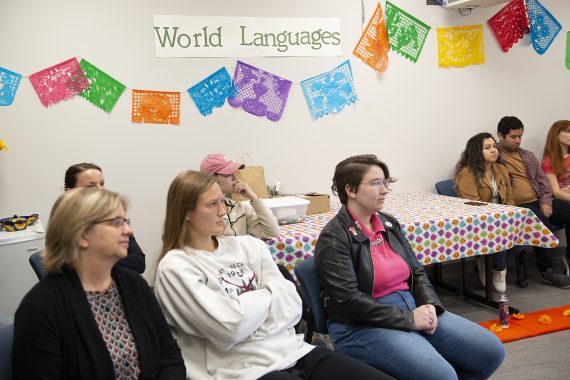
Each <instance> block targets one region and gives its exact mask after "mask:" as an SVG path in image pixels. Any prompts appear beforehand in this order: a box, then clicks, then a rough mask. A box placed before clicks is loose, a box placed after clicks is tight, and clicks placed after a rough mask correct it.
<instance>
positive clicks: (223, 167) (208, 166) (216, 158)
mask: <svg viewBox="0 0 570 380" xmlns="http://www.w3.org/2000/svg"><path fill="white" fill-rule="evenodd" d="M243 168H245V165H244V164H240V163H239V162H235V161H232V160H230V159H229V158H227V157H226V156H225V155H223V154H221V153H212V154H208V155H207V156H206V157H205V158H204V159H203V160H202V163H201V164H200V171H201V172H203V173H210V174H216V173H219V174H234V173H235V172H237V171H238V170H239V169H243Z"/></svg>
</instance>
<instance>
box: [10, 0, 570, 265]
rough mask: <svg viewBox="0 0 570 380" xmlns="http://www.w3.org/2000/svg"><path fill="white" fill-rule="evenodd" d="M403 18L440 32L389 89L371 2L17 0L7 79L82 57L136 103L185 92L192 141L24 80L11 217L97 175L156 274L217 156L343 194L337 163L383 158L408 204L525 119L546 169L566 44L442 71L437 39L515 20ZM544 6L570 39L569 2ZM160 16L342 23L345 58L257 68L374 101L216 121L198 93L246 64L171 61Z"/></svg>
mask: <svg viewBox="0 0 570 380" xmlns="http://www.w3.org/2000/svg"><path fill="white" fill-rule="evenodd" d="M393 3H394V4H396V5H398V6H401V7H402V8H404V9H406V10H408V11H409V12H410V13H412V14H414V15H416V16H417V17H419V18H420V19H422V20H423V21H425V22H426V23H427V24H429V25H431V26H432V30H431V31H430V33H429V35H428V39H427V42H426V44H425V46H424V50H423V52H422V55H421V56H420V59H419V61H418V63H416V64H414V63H411V62H409V61H407V60H405V59H404V58H402V57H401V56H399V55H398V54H396V53H394V52H390V67H389V69H388V71H387V72H386V73H384V74H381V75H377V74H376V73H375V72H374V71H373V70H372V69H370V68H369V67H368V66H366V65H365V64H363V63H362V62H361V61H360V60H359V59H358V58H356V57H354V56H353V55H352V50H353V48H354V45H355V44H356V42H357V41H358V38H359V36H360V33H361V31H362V28H363V26H362V23H361V2H360V1H359V0H350V1H348V0H327V1H324V0H313V1H306V0H289V1H267V0H250V1H233V0H216V1H197V0H185V1H183V0H162V1H151V0H136V1H135V0H122V1H116V0H114V1H113V0H99V1H96V2H93V1H89V2H87V1H79V0H74V1H71V0H58V1H45V0H37V1H29V0H20V1H6V0H4V1H3V4H2V14H3V16H4V17H3V21H2V23H0V35H1V36H2V46H1V49H0V66H1V67H4V68H7V69H10V70H12V71H16V72H19V73H22V74H25V75H28V74H31V73H34V72H37V71H39V70H42V69H44V68H46V67H49V66H52V65H54V64H57V63H59V62H61V61H64V60H66V59H68V58H70V57H74V56H76V57H82V58H85V59H87V60H89V61H90V62H92V63H93V64H95V65H96V66H98V67H100V68H101V69H103V70H104V71H106V72H107V73H109V74H110V75H112V76H114V77H115V78H117V79H118V80H120V81H121V82H122V83H124V84H125V85H126V86H127V87H129V88H138V89H152V90H163V91H181V92H182V94H181V99H182V100H181V103H182V105H181V110H182V112H181V124H180V126H165V125H153V124H148V125H139V124H132V123H131V122H130V116H131V108H130V107H131V95H130V93H129V92H125V93H124V94H123V96H122V97H121V99H120V100H119V102H118V104H117V106H116V107H115V109H114V110H113V112H112V113H110V114H106V113H105V112H103V111H101V110H99V109H97V108H95V107H94V106H92V105H91V104H90V103H88V102H86V101H85V100H83V99H82V98H79V97H76V98H74V99H72V100H70V101H67V102H63V103H60V104H57V105H55V106H51V107H50V108H47V109H46V108H44V107H43V106H42V105H41V103H40V102H39V99H38V97H37V95H36V94H35V92H34V90H33V88H32V86H31V85H30V83H29V81H28V80H27V79H25V78H24V79H23V80H22V83H21V85H20V89H19V91H18V93H17V94H16V99H15V101H14V104H13V105H12V106H10V107H1V108H0V138H2V139H4V141H5V142H6V143H7V144H8V147H9V149H10V151H9V152H8V153H5V152H0V215H1V216H8V215H11V214H15V213H18V214H27V213H31V212H38V213H39V214H40V215H41V218H42V219H43V220H44V222H46V223H47V218H48V215H49V210H50V208H51V205H52V203H53V202H54V200H55V199H56V198H57V196H58V195H59V194H60V193H61V187H62V183H63V174H64V171H65V169H66V168H67V167H68V166H69V165H71V164H74V163H77V162H84V161H91V162H95V163H97V164H99V165H101V166H102V167H103V169H104V174H105V177H106V180H107V186H108V188H110V189H113V190H117V191H120V192H124V193H125V194H127V195H128V196H129V198H130V200H131V203H132V210H131V212H130V216H131V217H132V219H133V228H134V230H135V235H136V237H137V240H138V241H139V243H140V245H141V246H142V247H143V249H144V251H145V252H146V254H147V263H148V264H154V261H155V259H156V255H157V252H158V250H159V249H160V236H161V230H162V222H163V215H164V204H165V194H166V191H167V188H168V186H169V184H170V182H171V180H172V179H173V177H174V176H175V175H176V174H177V173H178V172H180V171H181V170H183V169H187V168H197V167H198V165H199V162H200V160H201V159H202V157H203V156H204V155H206V154H207V153H212V152H223V153H226V154H228V155H229V156H230V157H233V158H237V157H238V156H239V155H241V154H242V153H243V152H247V153H249V155H250V156H251V157H252V159H253V162H254V163H255V164H262V165H264V167H265V169H266V176H267V182H268V183H269V184H274V183H275V181H280V182H281V184H282V189H283V191H284V192H308V191H320V192H328V191H329V187H330V178H331V176H332V170H333V167H334V165H335V164H336V163H337V162H338V161H340V160H341V159H343V158H345V157H347V156H348V155H351V154H358V153H368V152H371V153H376V154H378V155H379V156H380V157H381V158H382V159H384V160H385V161H386V162H387V163H388V164H389V166H390V169H391V172H392V174H393V175H394V176H396V177H398V178H400V180H399V181H398V183H397V185H396V186H395V187H396V189H395V191H397V192H402V191H432V190H433V183H434V182H435V181H436V180H439V179H442V178H447V177H449V176H450V175H451V172H452V168H453V166H454V164H455V162H456V160H457V158H458V156H459V153H460V152H461V150H462V148H463V147H464V144H465V141H466V140H467V139H468V138H469V137H470V136H472V135H473V134H475V133H477V132H480V131H489V132H494V131H495V130H496V125H497V121H498V120H499V119H500V117H502V116H504V115H516V116H518V117H520V118H521V120H522V121H523V122H524V123H525V126H526V128H527V129H526V133H525V137H524V145H525V146H526V147H527V148H530V149H531V150H533V151H534V152H535V153H537V154H539V155H540V150H541V148H542V144H543V141H544V138H545V135H546V131H547V129H548V127H549V126H550V125H551V124H552V122H554V121H555V120H558V119H561V118H570V115H568V104H569V100H570V95H569V89H570V72H569V71H568V70H567V69H566V68H565V66H564V62H565V47H566V29H565V30H564V31H563V32H562V33H561V34H560V35H559V36H558V37H557V38H556V40H555V41H554V43H553V44H552V46H551V47H550V49H549V50H548V51H547V52H546V54H545V55H544V56H539V55H538V54H536V53H535V52H534V50H533V49H532V47H531V46H529V39H528V37H527V38H526V39H525V40H523V41H522V42H519V43H518V44H517V45H515V46H514V47H513V48H512V49H511V51H510V52H509V53H508V54H505V53H503V52H502V51H501V50H500V48H499V46H498V44H497V43H496V41H495V39H494V36H493V35H492V33H491V31H490V30H489V28H488V27H487V26H486V25H485V27H484V30H485V45H486V46H485V53H486V63H485V64H484V65H481V66H470V67H468V68H464V69H440V68H439V67H438V66H437V42H436V31H435V28H437V27H442V26H454V25H470V24H479V23H485V22H486V20H487V19H489V18H490V17H491V16H492V15H494V14H495V13H496V12H497V11H498V10H499V9H500V8H501V6H495V7H491V8H486V9H480V10H473V11H472V12H471V14H470V15H468V16H466V17H462V16H460V15H459V13H458V12H457V11H446V10H444V9H442V8H440V7H437V6H426V5H425V1H424V0H415V1H404V0H393ZM542 3H543V4H544V5H545V6H546V7H547V8H548V9H549V10H550V11H551V12H552V13H553V14H554V15H555V16H556V17H557V18H558V20H559V21H560V22H561V23H562V24H563V25H566V26H568V25H570V2H568V1H561V0H543V1H542ZM384 4H385V2H384V1H382V5H383V7H384ZM375 7H376V2H375V1H372V0H365V1H364V9H365V15H366V20H368V18H369V17H370V16H371V14H372V12H373V11H374V9H375ZM155 14H180V15H204V16H258V17H335V18H340V20H341V23H342V32H343V41H344V45H343V56H342V57H324V58H311V57H295V58H254V59H246V60H245V61H246V62H248V63H250V64H253V65H257V66H259V67H261V68H263V69H265V70H267V71H270V72H273V73H276V74H278V75H281V76H283V77H285V78H287V79H290V80H293V81H294V82H297V83H298V82H299V81H301V80H303V79H306V78H308V77H311V76H314V75H317V74H320V73H322V72H324V71H327V70H330V69H332V68H333V67H335V66H337V65H338V64H340V63H341V62H343V61H344V60H345V59H348V58H349V59H350V60H351V63H352V68H353V73H354V77H355V80H356V90H357V93H358V96H359V101H358V102H357V103H356V105H354V106H349V107H348V108H347V109H346V110H344V111H343V112H341V113H340V114H338V115H333V116H327V117H324V118H322V119H319V120H318V121H313V120H312V119H311V117H310V114H309V111H308V108H307V105H306V102H305V99H304V97H303V94H302V91H301V88H300V87H299V85H298V84H295V85H293V87H292V89H291V93H290V96H289V102H288V104H287V108H286V110H285V113H284V115H283V118H282V120H280V121H279V122H277V123H272V122H270V121H268V120H266V119H262V118H258V117H256V116H252V115H250V114H248V113H245V112H244V111H242V110H238V109H234V108H231V107H229V106H225V107H223V108H221V109H215V110H214V113H213V115H210V116H208V117H203V116H201V115H200V114H199V112H198V111H197V109H196V107H195V106H194V104H193V103H192V101H191V99H190V97H189V96H188V95H187V93H185V92H184V91H185V90H186V89H187V88H188V87H190V86H191V85H193V84H194V83H197V82H198V81H200V80H201V79H203V78H204V77H205V76H207V75H209V74H210V73H212V72H213V71H215V70H217V69H218V68H220V67H221V66H222V65H226V66H227V67H228V69H230V72H232V73H233V71H232V68H230V67H231V66H232V65H234V64H235V59H230V58H202V59H198V58H156V57H155V51H154V39H153V38H154V37H153V29H152V26H153V25H152V17H153V15H155ZM148 272H150V271H147V273H148Z"/></svg>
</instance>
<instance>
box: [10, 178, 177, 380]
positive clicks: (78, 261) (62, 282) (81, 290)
mask: <svg viewBox="0 0 570 380" xmlns="http://www.w3.org/2000/svg"><path fill="white" fill-rule="evenodd" d="M126 208H127V201H126V199H125V198H124V197H123V196H121V195H120V194H118V193H114V192H111V191H108V190H98V189H87V188H81V189H73V190H69V191H67V192H65V193H64V194H63V195H62V196H61V197H60V198H59V199H58V200H57V201H56V203H55V205H54V206H53V208H52V211H51V216H50V220H49V223H48V226H47V233H46V250H45V253H44V256H43V263H44V267H45V269H46V271H47V273H48V275H47V276H46V277H45V278H43V279H42V280H41V281H40V282H39V283H38V284H37V285H36V286H34V287H33V288H32V289H31V290H30V292H29V293H28V294H27V295H26V296H25V297H24V299H23V300H22V303H21V304H20V306H19V307H18V310H17V311H16V315H15V317H14V345H13V352H12V364H13V378H14V379H25V380H33V379H94V380H107V379H115V378H116V379H168V380H170V379H184V378H185V375H186V370H185V366H184V362H183V361H182V356H181V354H180V349H179V347H178V345H177V344H176V341H175V340H174V339H173V338H172V335H171V333H170V330H169V328H168V325H167V323H166V320H165V318H164V315H163V314H162V311H161V310H160V307H159V306H158V303H157V301H156V299H155V298H154V296H153V294H152V292H151V291H150V289H149V287H148V285H147V283H146V282H145V280H144V279H143V278H142V277H141V276H140V275H139V274H137V273H135V272H133V271H131V270H128V269H124V268H122V267H119V266H115V264H116V263H117V261H119V260H120V259H122V258H123V257H125V256H126V255H127V247H128V245H129V235H130V234H131V233H132V230H131V228H130V227H129V219H128V218H126V215H125V212H126Z"/></svg>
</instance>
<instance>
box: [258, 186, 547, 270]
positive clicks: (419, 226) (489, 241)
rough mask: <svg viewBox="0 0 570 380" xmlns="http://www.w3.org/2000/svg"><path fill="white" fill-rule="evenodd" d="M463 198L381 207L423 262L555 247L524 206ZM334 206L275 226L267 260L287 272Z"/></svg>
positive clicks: (418, 198)
mask: <svg viewBox="0 0 570 380" xmlns="http://www.w3.org/2000/svg"><path fill="white" fill-rule="evenodd" d="M467 201H468V200H467V199H461V198H454V197H445V196H441V195H436V194H432V193H401V194H390V195H389V196H388V197H387V198H386V202H385V204H384V209H383V211H384V212H386V213H388V214H391V215H393V216H394V217H396V218H397V219H398V221H399V222H400V225H401V227H402V231H403V232H404V234H405V236H406V238H407V240H408V242H409V243H410V246H411V247H412V250H413V251H414V252H415V253H416V257H417V258H418V261H419V262H420V263H421V264H424V265H428V264H433V263H437V262H443V261H448V260H457V259H461V258H464V257H471V256H477V255H485V254H489V253H494V252H498V251H502V250H505V249H508V248H511V247H513V246H514V245H533V246H538V247H544V248H554V247H556V246H557V245H558V239H557V238H556V236H554V235H553V234H552V232H551V231H550V230H549V229H548V228H546V227H545V226H544V224H542V223H541V222H540V219H538V217H537V216H536V215H535V214H534V213H533V212H532V211H531V210H529V209H527V208H524V207H515V206H507V205H501V204H492V203H488V204H486V205H485V206H470V205H466V204H465V202H467ZM339 208H340V205H338V204H336V205H335V204H333V205H332V206H331V211H330V212H327V213H323V214H316V215H310V216H307V217H306V218H305V221H304V222H303V223H297V224H290V225H284V226H281V235H280V236H279V237H277V238H274V239H270V240H268V241H267V245H268V247H269V251H270V252H271V254H272V256H273V259H274V260H275V261H276V262H277V263H278V264H283V265H285V266H286V267H287V269H289V270H290V271H292V269H293V268H294V267H295V265H297V264H298V263H300V262H301V261H303V260H304V259H305V258H308V257H311V256H313V255H314V253H315V246H316V244H317V240H318V236H319V233H320V231H321V230H322V228H323V227H324V226H325V224H327V222H328V221H329V220H331V219H332V218H333V217H334V216H335V215H336V214H337V212H338V210H339Z"/></svg>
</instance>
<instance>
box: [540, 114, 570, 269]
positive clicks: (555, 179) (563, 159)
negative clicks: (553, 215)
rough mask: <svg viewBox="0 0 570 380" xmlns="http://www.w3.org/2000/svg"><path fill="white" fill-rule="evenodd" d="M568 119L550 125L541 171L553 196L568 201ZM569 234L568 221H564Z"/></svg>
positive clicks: (568, 247)
mask: <svg viewBox="0 0 570 380" xmlns="http://www.w3.org/2000/svg"><path fill="white" fill-rule="evenodd" d="M569 146H570V120H558V121H557V122H555V123H554V124H552V126H551V127H550V130H549V131H548V135H547V136H546V143H545V144H544V157H543V158H542V171H543V172H544V175H545V176H546V179H548V182H549V183H550V187H552V194H553V195H554V198H556V199H558V200H559V201H562V202H570V152H569V151H568V147H569ZM565 228H566V236H567V237H568V236H570V223H568V222H567V223H566V225H565ZM566 260H570V244H568V242H567V244H566Z"/></svg>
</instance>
